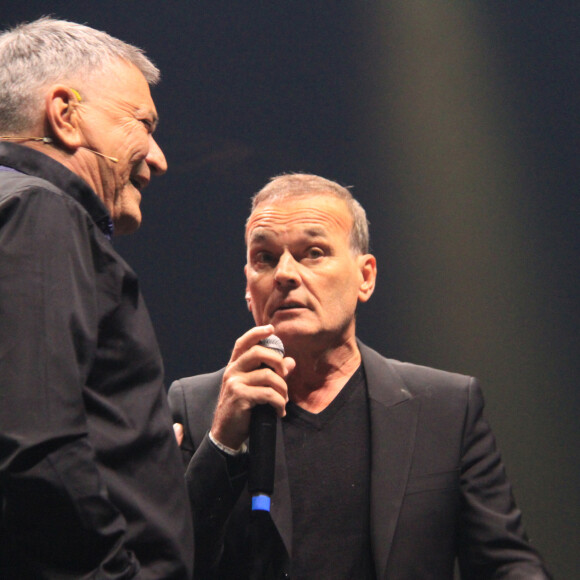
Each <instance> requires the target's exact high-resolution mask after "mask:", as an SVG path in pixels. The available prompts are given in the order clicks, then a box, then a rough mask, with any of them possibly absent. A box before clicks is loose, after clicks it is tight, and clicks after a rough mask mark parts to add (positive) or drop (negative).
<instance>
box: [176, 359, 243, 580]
mask: <svg viewBox="0 0 580 580" xmlns="http://www.w3.org/2000/svg"><path fill="white" fill-rule="evenodd" d="M222 374H223V370H222V371H220V372H218V373H213V374H211V375H202V376H200V377H194V378H190V379H181V380H178V381H175V382H174V383H173V384H172V385H171V387H170V388H169V406H170V407H171V410H172V414H173V420H174V421H175V422H180V423H181V424H182V425H183V428H184V439H183V443H182V453H183V457H184V460H185V462H186V467H185V481H186V486H187V490H188V493H189V499H190V502H191V509H192V515H193V521H194V533H195V577H196V578H214V577H218V575H219V573H218V569H219V565H220V560H221V557H222V554H223V550H224V537H225V532H226V526H227V523H228V521H229V519H230V516H231V515H232V512H233V511H234V506H235V505H236V503H237V501H238V499H239V497H240V495H241V493H242V491H243V489H244V487H245V485H246V481H247V466H248V454H247V453H242V454H240V455H238V456H228V455H226V454H225V453H223V452H222V451H220V450H219V449H218V448H217V447H216V446H215V445H214V444H213V443H212V442H211V441H210V439H209V436H208V433H209V428H210V425H211V421H212V419H213V409H214V407H215V402H216V400H217V395H218V393H219V387H220V382H221V376H222Z"/></svg>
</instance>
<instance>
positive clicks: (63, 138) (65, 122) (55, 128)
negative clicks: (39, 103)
mask: <svg viewBox="0 0 580 580" xmlns="http://www.w3.org/2000/svg"><path fill="white" fill-rule="evenodd" d="M78 105H79V101H78V98H77V96H76V95H75V94H74V91H73V90H72V89H71V88H69V87H67V86H64V85H53V86H52V87H50V89H49V90H48V92H47V93H46V97H45V110H46V123H47V125H48V127H47V128H48V131H47V134H49V135H50V136H51V137H52V138H53V139H54V140H55V141H57V142H58V143H60V144H61V145H62V146H63V147H65V148H66V149H69V150H76V149H77V148H78V147H79V146H80V145H81V143H82V135H81V131H80V129H79V118H78V114H77V113H76V108H77V107H78Z"/></svg>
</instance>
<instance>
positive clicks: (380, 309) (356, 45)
mask: <svg viewBox="0 0 580 580" xmlns="http://www.w3.org/2000/svg"><path fill="white" fill-rule="evenodd" d="M44 14H52V15H54V16H56V17H60V18H65V19H68V20H73V21H77V22H81V23H86V24H88V25H90V26H92V27H95V28H99V29H102V30H105V31H107V32H109V33H110V34H112V35H114V36H118V37H119V38H121V39H123V40H125V41H128V42H131V43H133V44H136V45H138V46H140V47H142V48H144V49H145V50H146V51H147V54H148V55H149V56H150V57H151V58H152V59H153V61H154V62H155V63H156V64H157V65H158V66H159V67H160V69H161V71H162V75H163V79H162V82H161V84H160V85H159V87H157V88H155V89H154V91H153V95H154V99H155V101H156V104H157V107H158V110H159V112H160V115H161V119H162V122H161V125H160V128H159V130H158V133H157V137H158V142H159V143H160V145H161V146H162V147H163V149H164V150H165V153H166V155H167V158H168V161H169V166H170V171H169V173H168V174H167V175H166V176H165V177H163V178H162V179H160V180H157V181H155V182H154V183H153V184H152V185H151V186H150V187H149V189H148V190H146V191H145V194H144V200H143V204H142V209H143V213H144V224H143V226H142V228H141V230H140V231H139V232H138V233H136V234H134V235H133V236H131V237H128V238H124V239H123V238H120V239H118V240H117V241H116V242H115V243H116V245H117V247H118V249H119V251H120V252H121V253H122V254H123V255H124V256H125V257H126V258H127V260H128V261H129V263H131V264H132V266H133V267H134V268H135V270H136V271H137V272H138V274H139V276H140V280H141V284H142V288H143V291H144V294H145V296H146V299H147V302H148V305H149V308H150V310H151V315H152V317H153V321H154V324H155V326H156V329H157V332H158V337H159V340H160V343H161V348H162V350H163V353H164V357H165V362H166V373H167V381H168V384H169V382H170V381H172V380H174V379H176V378H179V377H181V376H185V375H190V374H195V373H200V372H206V371H211V370H215V369H217V368H219V367H221V366H223V364H225V362H226V361H227V359H228V358H229V354H230V350H231V348H232V346H233V342H234V340H235V339H236V338H237V337H238V336H239V335H240V334H241V333H242V332H244V331H245V330H246V329H247V328H249V327H250V326H251V325H252V320H251V318H250V316H249V314H248V313H247V311H246V309H245V302H244V278H243V264H244V248H243V226H244V221H245V218H246V214H247V211H248V208H249V198H250V196H251V194H253V193H254V192H255V191H257V190H258V189H260V188H261V187H262V185H263V184H264V183H265V182H266V180H267V179H268V178H269V177H270V176H273V175H276V174H279V173H282V172H289V171H305V172H312V173H317V174H320V175H323V176H325V177H328V178H331V179H334V180H336V181H339V182H340V183H342V184H344V185H352V186H354V189H353V192H354V194H355V196H356V197H357V198H358V199H359V200H360V201H361V202H362V203H363V205H364V206H365V207H366V209H367V211H368V213H369V218H370V220H371V236H372V246H373V252H374V253H375V254H376V256H377V258H378V263H379V282H378V287H377V290H376V293H375V295H374V296H373V298H372V300H371V301H370V303H368V304H366V305H364V307H363V308H362V309H361V311H360V313H359V336H360V337H361V338H362V339H363V340H364V341H365V342H367V343H368V344H369V345H371V346H373V347H374V348H376V349H377V350H379V351H380V352H382V353H383V354H386V355H388V356H391V357H393V358H398V359H403V360H407V361H411V362H417V363H421V364H426V365H430V366H436V367H442V368H445V369H448V370H455V371H459V372H463V373H468V374H473V375H476V376H478V377H479V378H480V379H481V381H482V383H483V386H484V392H485V394H486V398H487V415H488V418H489V420H490V422H491V423H492V426H493V428H494V431H495V432H496V436H497V438H498V442H499V446H500V448H501V449H502V452H503V455H504V459H505V461H506V464H507V468H508V474H509V476H510V478H511V480H512V482H513V483H514V487H515V493H516V497H517V499H518V501H519V503H520V506H521V507H522V509H523V511H524V521H525V524H526V527H527V529H528V532H529V535H530V536H531V539H532V541H533V543H534V544H535V545H536V546H537V547H538V548H539V549H540V551H541V552H542V553H543V555H544V556H545V558H546V560H547V562H548V564H549V566H550V568H551V569H552V571H553V572H554V574H555V576H556V578H558V579H561V580H567V579H573V578H577V577H578V571H579V570H580V557H579V552H580V550H579V549H578V546H579V545H580V534H579V524H578V522H579V521H580V511H579V505H580V501H579V499H580V497H579V496H580V493H579V489H580V476H579V459H580V457H579V456H580V453H579V443H580V437H579V431H580V429H579V421H578V411H579V395H578V385H577V382H578V379H577V377H578V375H579V371H580V369H579V366H580V365H579V352H578V346H579V345H578V342H579V341H578V328H579V327H578V322H579V320H578V318H579V308H578V292H577V288H578V279H579V276H578V274H579V272H578V270H579V268H578V265H579V261H578V251H579V249H580V248H579V245H580V243H579V242H580V234H579V227H578V226H579V223H578V222H579V220H578V217H579V216H578V202H577V197H578V184H579V183H580V180H579V175H578V167H579V163H578V137H579V134H580V133H579V127H578V124H579V123H578V119H579V117H580V102H579V96H580V81H579V72H580V38H579V33H580V26H579V25H580V5H579V4H578V3H577V2H574V1H570V2H562V1H554V0H552V1H551V2H544V1H541V0H510V1H509V2H505V1H499V0H495V1H493V0H479V1H475V0H473V1H470V0H464V1H452V0H449V1H437V0H432V1H427V0H422V1H421V0H393V1H386V0H384V1H381V2H379V1H371V0H368V1H365V0H358V1H344V2H329V1H316V0H308V1H307V0H286V1H284V2H282V1H273V2H257V1H255V2H248V1H235V0H230V1H223V0H208V1H199V2H196V1H191V2H185V1H177V0H169V1H165V2H161V1H153V0H141V1H119V0H117V1H116V2H113V1H106V0H101V1H99V2H78V1H75V2H72V1H60V2H59V1H52V2H50V1H46V0H42V1H39V0H28V1H27V2H22V1H18V2H15V1H12V0H8V1H6V0H3V1H2V3H1V5H0V21H1V22H0V23H1V24H2V27H3V28H4V27H6V26H9V25H13V24H16V23H18V22H21V21H23V20H34V19H36V18H37V17H39V16H41V15H44Z"/></svg>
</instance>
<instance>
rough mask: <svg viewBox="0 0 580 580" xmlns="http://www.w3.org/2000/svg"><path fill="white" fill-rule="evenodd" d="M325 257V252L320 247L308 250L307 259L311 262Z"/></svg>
mask: <svg viewBox="0 0 580 580" xmlns="http://www.w3.org/2000/svg"><path fill="white" fill-rule="evenodd" d="M324 255H325V253H324V250H323V249H322V248H319V247H318V246H312V247H311V248H308V249H307V250H306V258H308V259H309V260H317V259H318V258H322V257H323V256H324Z"/></svg>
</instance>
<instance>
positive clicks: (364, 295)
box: [358, 254, 377, 302]
mask: <svg viewBox="0 0 580 580" xmlns="http://www.w3.org/2000/svg"><path fill="white" fill-rule="evenodd" d="M358 260H359V268H360V272H361V276H362V279H361V283H360V286H359V291H358V299H359V301H360V302H366V301H367V300H368V299H369V298H370V297H371V296H372V294H373V292H374V290H375V283H376V280H377V260H376V258H375V257H374V256H373V255H372V254H364V255H362V256H359V257H358Z"/></svg>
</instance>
